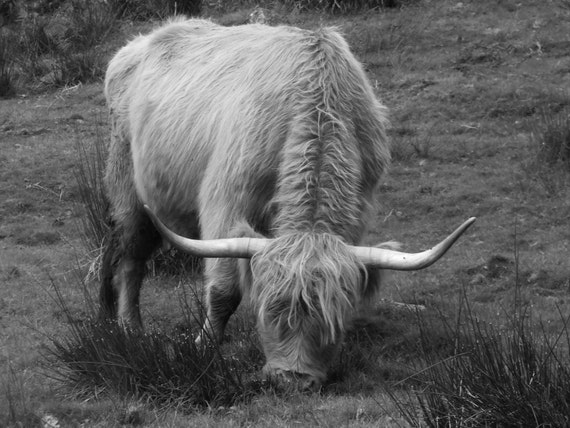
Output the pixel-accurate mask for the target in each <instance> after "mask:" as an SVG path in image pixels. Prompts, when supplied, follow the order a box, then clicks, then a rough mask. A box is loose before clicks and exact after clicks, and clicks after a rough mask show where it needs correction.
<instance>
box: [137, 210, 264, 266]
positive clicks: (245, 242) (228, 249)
mask: <svg viewBox="0 0 570 428" xmlns="http://www.w3.org/2000/svg"><path fill="white" fill-rule="evenodd" d="M144 209H145V210H146V212H147V214H148V215H149V217H150V219H151V220H152V222H153V223H154V225H155V226H156V228H157V229H158V231H159V232H160V234H161V235H162V236H163V237H164V238H165V239H166V240H167V241H168V242H170V243H171V244H172V245H173V246H174V247H175V248H177V249H179V250H181V251H184V252H186V253H189V254H193V255H195V256H199V257H233V258H246V259H247V258H250V257H251V256H253V255H254V254H255V253H257V252H258V251H261V250H263V248H264V247H265V245H266V243H267V239H262V238H227V239H209V240H202V239H190V238H185V237H183V236H180V235H177V234H176V233H174V232H172V231H171V230H170V229H168V227H166V226H165V225H164V223H162V221H160V219H159V218H158V217H157V216H156V214H155V213H154V211H153V210H152V209H151V208H150V207H149V206H148V205H144Z"/></svg>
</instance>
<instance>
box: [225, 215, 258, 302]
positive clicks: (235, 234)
mask: <svg viewBox="0 0 570 428" xmlns="http://www.w3.org/2000/svg"><path fill="white" fill-rule="evenodd" d="M229 237H230V238H265V237H264V236H263V235H262V234H261V233H257V232H256V231H255V230H253V228H252V227H251V226H250V225H249V223H247V222H245V221H243V222H240V223H238V224H236V226H234V228H233V229H232V230H231V231H230V234H229ZM237 263H238V269H239V282H240V289H241V292H242V294H246V293H248V292H249V290H250V289H251V284H252V281H253V278H252V274H251V265H250V259H238V261H237Z"/></svg>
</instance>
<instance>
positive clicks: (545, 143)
mask: <svg viewBox="0 0 570 428" xmlns="http://www.w3.org/2000/svg"><path fill="white" fill-rule="evenodd" d="M531 131H532V132H531V153H532V156H533V159H531V160H530V162H527V164H526V165H525V168H524V169H525V171H526V173H527V174H529V175H530V176H531V178H534V179H536V180H537V181H539V182H540V183H541V185H542V187H543V188H544V189H545V190H546V191H547V192H548V194H550V195H557V194H558V193H560V191H562V190H565V189H567V188H568V184H569V182H570V110H568V109H563V110H561V111H559V112H557V113H553V112H550V111H547V110H543V111H541V113H540V114H539V115H538V118H537V119H536V121H535V122H534V124H533V125H532V130H531Z"/></svg>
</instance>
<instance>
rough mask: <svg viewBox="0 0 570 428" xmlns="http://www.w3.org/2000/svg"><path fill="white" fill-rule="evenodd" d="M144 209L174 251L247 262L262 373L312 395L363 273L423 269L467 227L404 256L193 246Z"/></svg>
mask: <svg viewBox="0 0 570 428" xmlns="http://www.w3.org/2000/svg"><path fill="white" fill-rule="evenodd" d="M145 208H146V210H147V212H148V213H149V215H150V217H151V218H152V220H153V221H154V223H155V225H156V227H157V228H158V230H159V231H160V233H161V234H162V235H163V236H164V237H165V238H166V239H167V240H168V241H170V242H171V243H172V244H173V245H174V246H175V247H177V248H178V249H180V250H182V251H186V252H189V253H192V254H194V255H199V256H202V257H238V258H250V259H251V263H250V268H251V274H252V285H251V290H250V295H251V297H252V303H253V306H254V307H255V309H256V314H257V324H258V331H259V335H260V339H261V343H262V346H263V350H264V353H265V357H266V364H265V367H264V372H265V373H266V374H267V375H269V376H274V377H277V378H278V379H279V380H284V381H293V382H295V383H296V384H298V385H299V386H301V388H303V389H315V388H318V386H319V385H320V384H321V383H322V382H323V381H324V380H325V378H326V373H327V369H328V367H329V366H330V363H331V361H332V359H333V358H334V356H335V354H336V351H337V350H338V347H339V346H340V344H341V343H342V339H343V336H344V332H345V331H346V328H347V326H348V324H349V323H350V322H351V320H352V315H353V313H354V310H355V308H357V307H358V305H359V303H360V301H361V300H362V299H363V298H364V297H365V296H366V295H367V294H370V293H369V290H368V288H367V287H368V269H371V268H383V269H394V270H416V269H422V268H424V267H427V266H429V265H431V264H432V263H434V262H435V261H437V260H438V259H439V258H440V257H441V256H443V254H444V253H445V252H446V251H447V250H448V249H449V248H450V247H451V246H452V245H453V243H454V242H455V241H456V240H457V239H458V238H459V236H460V235H461V234H463V232H464V231H465V230H466V229H467V228H468V227H469V226H470V225H471V224H472V223H473V222H474V221H475V219H474V218H470V219H469V220H467V221H466V222H465V223H463V224H462V225H461V226H460V227H459V228H457V229H456V230H455V231H454V232H453V233H452V234H451V235H449V236H448V237H447V238H446V239H445V240H443V241H442V242H440V243H439V244H438V245H436V246H435V247H433V248H432V249H430V250H427V251H424V252H421V253H414V254H409V253H403V252H400V251H394V250H389V249H385V248H377V247H359V246H352V245H348V244H346V243H344V242H343V241H342V240H341V238H340V237H338V236H336V235H333V234H328V233H320V234H315V233H292V234H288V235H283V236H279V237H277V238H273V239H263V238H233V239H218V240H210V241H201V240H194V239H189V238H184V237H182V236H179V235H176V234H174V233H173V232H172V231H170V230H169V229H167V228H166V226H164V224H162V222H160V220H159V219H158V218H157V217H156V216H155V215H154V213H153V212H152V210H150V209H149V208H148V207H147V206H145Z"/></svg>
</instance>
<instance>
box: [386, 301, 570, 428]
mask: <svg viewBox="0 0 570 428" xmlns="http://www.w3.org/2000/svg"><path fill="white" fill-rule="evenodd" d="M515 301H517V299H515ZM560 317H561V320H562V322H563V328H562V330H561V331H560V332H559V333H558V334H557V335H555V336H552V335H549V334H548V333H547V332H546V329H545V328H544V327H542V329H541V330H539V331H538V333H535V331H536V325H537V320H536V319H535V318H534V317H533V316H532V314H531V313H530V311H529V310H527V309H526V308H524V307H523V305H522V304H521V303H520V300H519V301H518V303H516V310H515V316H514V317H513V318H512V319H511V321H510V324H509V326H508V328H506V329H499V328H497V327H494V326H493V325H492V324H490V323H487V322H484V321H482V320H480V319H479V318H478V317H477V316H476V315H475V314H474V313H473V312H472V311H471V308H470V306H469V303H468V301H467V299H466V298H465V296H464V298H463V300H462V302H461V304H460V307H459V309H458V313H457V317H456V320H455V323H450V322H449V321H448V320H447V318H446V317H445V316H443V315H442V317H441V324H442V325H444V326H445V332H446V335H447V342H449V343H453V344H454V346H453V348H452V349H451V350H450V349H446V351H445V352H436V353H434V352H433V347H432V344H431V334H430V332H429V331H428V329H427V328H426V326H425V325H423V324H422V325H421V331H422V332H421V346H420V355H421V357H422V359H423V363H422V365H423V368H422V369H421V370H418V371H417V372H416V374H415V375H413V376H412V377H411V380H413V384H414V386H413V388H412V389H411V390H410V392H409V393H410V395H409V396H408V401H406V402H404V401H402V399H401V397H399V396H397V395H396V393H395V391H394V390H393V391H392V392H390V391H388V392H389V395H390V396H391V398H392V399H393V400H394V401H395V403H396V404H397V406H398V407H399V409H400V412H401V413H402V415H403V416H404V417H405V418H406V420H407V421H408V423H410V425H412V426H420V425H421V424H420V422H419V418H418V407H419V409H420V413H421V415H422V417H423V420H424V423H425V424H427V426H429V427H440V426H454V427H474V426H520V424H521V423H523V424H525V425H532V426H560V427H562V426H568V425H569V424H570V419H569V415H570V393H569V392H568V391H570V366H569V365H568V349H569V347H570V331H569V330H568V324H569V322H570V317H569V316H566V315H563V314H562V313H561V314H560ZM538 324H539V325H541V324H540V321H538ZM426 346H427V347H428V349H429V350H426ZM449 351H451V352H449ZM414 401H415V402H416V403H417V405H414V404H413V402H414ZM421 426H423V425H421Z"/></svg>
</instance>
